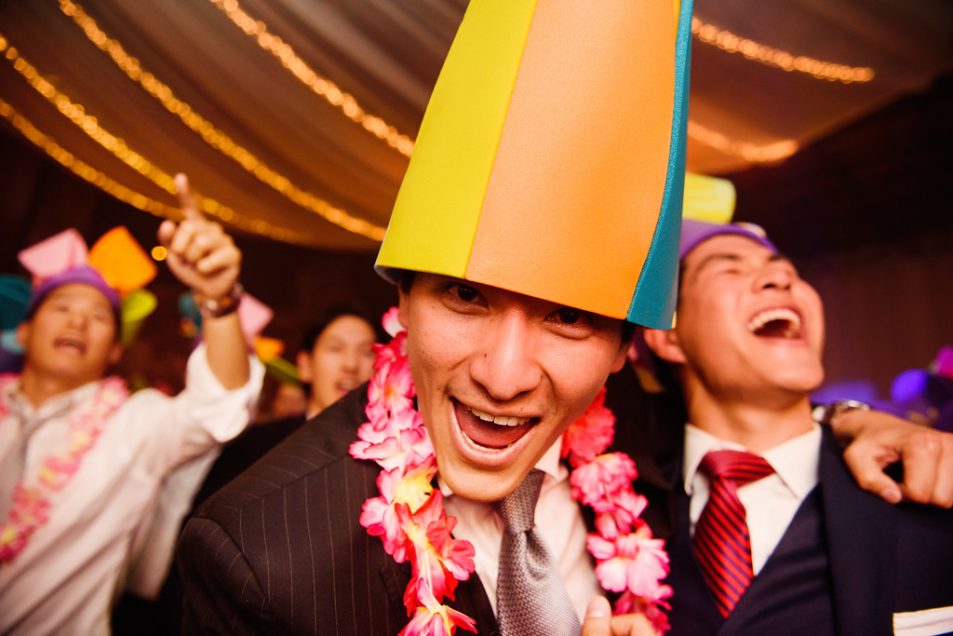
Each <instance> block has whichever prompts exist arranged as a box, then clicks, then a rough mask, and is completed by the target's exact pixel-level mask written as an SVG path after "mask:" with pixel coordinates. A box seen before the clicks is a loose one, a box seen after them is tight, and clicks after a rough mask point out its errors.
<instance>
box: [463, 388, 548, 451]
mask: <svg viewBox="0 0 953 636" xmlns="http://www.w3.org/2000/svg"><path fill="white" fill-rule="evenodd" d="M453 409H454V414H455V416H456V419H457V424H458V426H459V427H460V431H461V432H462V433H463V435H464V436H465V437H466V438H467V440H469V441H470V442H472V443H473V444H474V445H476V446H478V447H481V448H483V449H488V450H500V449H505V448H508V447H509V446H512V445H513V444H515V443H516V442H518V441H519V440H520V439H522V438H523V437H524V436H525V435H526V434H527V433H528V432H529V431H530V430H532V428H533V427H534V426H535V425H536V424H538V423H539V421H540V418H538V417H519V416H515V415H503V414H500V415H493V414H492V413H488V412H486V411H481V410H479V409H475V408H472V407H469V406H466V405H465V404H463V403H461V402H459V401H457V400H453Z"/></svg>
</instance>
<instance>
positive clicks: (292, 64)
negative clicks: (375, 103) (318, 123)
mask: <svg viewBox="0 0 953 636" xmlns="http://www.w3.org/2000/svg"><path fill="white" fill-rule="evenodd" d="M210 2H212V4H214V5H215V6H217V7H218V8H219V9H221V10H222V12H223V13H224V14H225V15H226V16H228V19H229V20H231V21H232V23H233V24H234V25H235V26H237V27H238V28H239V29H241V30H242V31H243V32H244V33H245V34H246V35H248V36H250V37H251V38H252V39H253V40H255V42H256V43H257V44H258V46H260V47H261V48H263V49H264V50H266V51H268V52H269V53H271V54H272V55H274V56H275V57H276V58H278V61H279V62H281V65H282V66H284V67H285V68H286V69H288V71H289V72H290V73H291V74H292V75H294V76H295V77H296V78H298V80H299V81H300V82H301V83H302V84H304V85H305V86H307V87H308V88H310V89H311V91H312V92H313V93H315V94H316V95H318V96H319V97H321V98H322V99H324V100H325V101H326V102H327V103H329V104H331V105H332V106H334V107H335V108H337V109H338V110H340V111H341V112H342V113H343V114H344V116H345V117H347V118H348V119H350V120H352V121H354V122H357V123H358V124H360V125H361V126H362V127H363V128H364V129H365V130H366V131H368V132H369V133H371V134H372V135H374V136H375V137H377V138H378V139H381V140H383V141H384V142H386V143H387V145H388V146H390V147H391V148H393V149H394V150H396V151H397V152H399V153H400V154H402V155H404V156H405V157H409V156H410V153H411V152H413V149H414V141H413V140H412V139H410V138H409V137H407V136H406V135H403V134H401V133H400V132H399V131H398V130H397V129H396V128H394V127H393V126H391V125H390V124H388V123H387V122H386V121H384V120H383V119H381V118H380V117H377V116H375V115H371V114H369V113H368V112H367V111H365V110H364V108H363V107H362V106H361V105H360V104H359V103H358V101H357V99H355V98H354V96H353V95H351V94H349V93H345V92H344V91H342V90H341V89H340V88H339V87H338V85H337V84H335V83H334V82H332V81H331V80H329V79H328V78H326V77H323V76H321V75H319V74H318V73H316V72H315V71H314V70H313V69H312V68H311V67H310V66H308V64H307V63H306V62H305V61H304V60H302V59H301V58H300V57H298V54H297V53H295V51H294V49H293V48H291V45H289V44H288V43H287V42H285V41H284V40H282V39H281V38H280V37H278V36H277V35H274V34H272V33H269V32H268V26H267V25H266V24H265V23H264V22H262V21H261V20H256V19H254V18H252V17H251V16H250V15H248V14H247V13H245V12H244V11H243V10H242V8H241V7H240V6H239V4H238V0H210Z"/></svg>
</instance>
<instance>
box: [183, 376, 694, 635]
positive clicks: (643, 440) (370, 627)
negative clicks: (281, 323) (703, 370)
mask: <svg viewBox="0 0 953 636" xmlns="http://www.w3.org/2000/svg"><path fill="white" fill-rule="evenodd" d="M628 373H629V375H626V373H622V374H615V375H613V376H610V378H609V383H608V385H609V392H608V396H609V400H610V402H609V405H610V407H611V408H612V410H613V411H614V412H615V413H616V414H617V415H618V418H619V425H618V426H617V427H616V435H615V441H614V443H613V445H612V448H611V449H610V450H616V451H622V452H626V453H629V454H630V455H632V456H633V457H634V458H635V459H636V461H637V463H638V466H639V469H640V478H639V481H638V482H637V484H636V488H637V490H638V491H639V492H641V493H642V494H645V495H646V496H648V497H649V500H650V501H652V502H653V505H651V506H650V507H649V509H648V510H646V511H645V513H644V514H643V518H645V519H646V520H647V521H648V522H649V524H650V525H651V526H652V527H653V530H655V532H656V534H660V535H661V536H668V535H670V534H671V533H672V532H673V529H674V521H675V516H674V511H673V508H672V507H671V506H669V505H667V503H668V502H669V501H670V500H671V497H672V492H671V489H670V487H669V482H668V479H667V478H666V477H665V476H664V474H662V472H661V471H660V469H659V468H658V464H657V463H656V462H655V461H654V460H653V458H652V457H651V455H650V453H652V454H655V455H657V456H663V457H664V456H667V455H668V454H669V453H674V452H676V450H677V448H678V447H677V443H678V440H679V437H680V435H681V425H680V424H679V425H677V426H672V425H671V423H672V422H681V421H683V419H680V413H681V408H682V407H681V403H680V402H679V401H677V400H671V401H670V400H667V399H665V398H664V396H663V398H658V397H655V398H653V399H649V398H650V397H651V396H643V395H639V394H636V393H637V392H633V389H632V387H633V386H637V385H636V384H635V380H634V378H633V377H631V372H628ZM366 395H367V390H366V385H365V386H364V387H361V388H360V389H356V390H355V391H352V392H351V393H350V394H349V395H348V396H346V397H345V398H343V399H342V400H341V401H339V402H338V403H337V404H335V405H334V406H332V407H330V408H329V409H327V410H326V411H324V412H323V413H322V414H321V415H320V416H318V417H317V418H315V419H313V420H311V421H309V422H307V423H306V424H305V425H304V426H302V427H301V428H300V429H299V430H298V431H296V432H295V433H294V434H292V435H291V436H290V437H289V438H287V439H286V440H285V441H284V442H282V443H281V444H280V445H278V446H277V447H276V448H275V449H273V450H272V451H271V452H270V453H269V454H268V455H266V456H265V457H263V458H262V459H261V460H260V461H259V462H258V463H257V464H255V465H254V466H253V467H252V468H250V469H249V470H247V471H246V472H245V473H243V474H242V475H240V476H239V477H238V478H237V479H236V480H235V481H233V482H231V483H230V484H229V485H228V486H226V487H225V488H224V489H223V490H221V491H219V492H218V493H217V494H216V495H215V496H213V497H212V498H210V499H209V500H208V501H207V502H206V503H205V505H203V506H202V507H201V508H200V509H199V511H198V513H197V514H196V515H195V516H193V518H192V519H191V520H190V521H189V522H188V524H187V525H186V527H185V530H184V531H183V535H182V538H181V540H180V542H179V547H178V553H177V557H178V564H179V569H180V571H181V573H182V577H183V581H184V583H185V592H186V593H185V603H184V625H185V632H186V633H197V632H211V633H220V634H253V633H255V634H361V635H376V634H382V635H383V634H388V635H393V634H396V633H397V632H398V631H400V629H401V628H402V627H403V626H404V625H405V624H406V623H407V620H408V619H407V615H406V612H405V610H404V606H403V600H402V598H403V593H404V588H405V587H406V585H407V582H408V581H409V580H410V567H409V565H408V564H402V565H398V564H396V563H394V561H393V559H392V558H391V557H389V556H387V554H386V553H385V552H384V549H383V547H382V545H381V541H380V539H378V538H377V537H372V536H370V535H368V534H367V531H366V530H365V529H364V527H363V526H361V525H360V523H359V522H358V519H359V517H360V513H361V506H362V504H363V503H364V501H365V500H367V499H368V498H369V497H372V496H376V495H377V494H378V491H377V484H376V479H377V475H378V474H379V472H380V469H379V468H378V467H377V465H376V464H373V463H372V462H367V461H355V460H354V459H352V458H351V457H350V456H349V455H348V447H349V446H350V444H351V442H353V441H355V440H356V439H357V432H356V431H357V427H358V426H359V425H360V424H361V423H362V422H363V421H364V420H365V416H364V406H365V403H366ZM673 409H674V411H673ZM583 512H584V516H585V517H586V521H587V523H588V524H589V525H590V527H591V526H592V521H593V519H592V516H591V510H589V509H588V508H586V509H584V511H583ZM452 605H453V606H454V607H455V608H456V609H458V610H460V611H462V612H464V613H465V614H467V615H468V616H471V617H473V618H474V619H476V621H477V627H478V628H479V630H480V633H481V634H490V635H493V634H497V633H498V632H497V626H496V618H495V616H494V615H493V610H492V606H491V605H490V602H489V600H488V599H487V596H486V593H485V591H484V589H483V585H482V583H481V582H480V580H479V578H478V577H477V576H476V575H475V574H474V575H473V576H472V577H471V579H470V580H468V581H464V582H463V583H461V584H460V585H459V587H458V588H457V593H456V600H455V601H454V602H453V603H452Z"/></svg>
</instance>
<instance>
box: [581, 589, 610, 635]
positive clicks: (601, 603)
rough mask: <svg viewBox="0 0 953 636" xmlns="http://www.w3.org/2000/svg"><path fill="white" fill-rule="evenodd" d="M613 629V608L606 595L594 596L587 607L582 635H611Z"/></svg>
mask: <svg viewBox="0 0 953 636" xmlns="http://www.w3.org/2000/svg"><path fill="white" fill-rule="evenodd" d="M611 629H612V608H611V607H610V606H609V600H608V599H607V598H606V597H604V596H593V597H592V600H590V601H589V605H588V606H587V607H586V617H585V621H584V622H583V625H582V636H609V634H610V633H611Z"/></svg>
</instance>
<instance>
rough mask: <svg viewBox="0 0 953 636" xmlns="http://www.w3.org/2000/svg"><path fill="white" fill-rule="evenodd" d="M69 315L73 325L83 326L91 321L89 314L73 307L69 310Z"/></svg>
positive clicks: (70, 323) (70, 322)
mask: <svg viewBox="0 0 953 636" xmlns="http://www.w3.org/2000/svg"><path fill="white" fill-rule="evenodd" d="M68 317H69V325H70V326H71V327H76V328H82V327H85V326H86V325H87V323H89V316H88V315H87V313H86V312H85V311H80V310H77V309H73V310H71V311H70V312H69V314H68Z"/></svg>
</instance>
